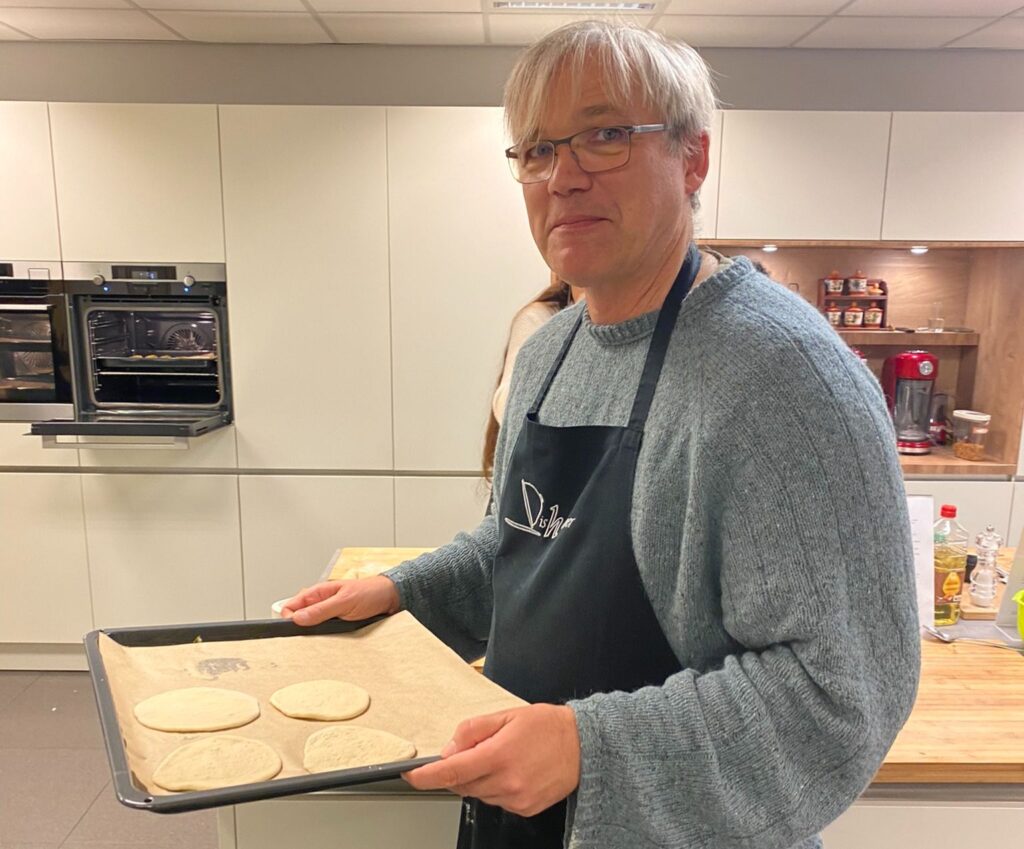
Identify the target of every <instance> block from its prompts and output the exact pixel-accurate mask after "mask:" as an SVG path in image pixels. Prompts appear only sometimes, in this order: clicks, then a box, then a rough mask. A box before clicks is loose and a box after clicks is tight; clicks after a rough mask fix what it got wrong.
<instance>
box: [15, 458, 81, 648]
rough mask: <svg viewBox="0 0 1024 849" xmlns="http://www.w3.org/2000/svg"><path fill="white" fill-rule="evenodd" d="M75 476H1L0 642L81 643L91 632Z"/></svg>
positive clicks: (16, 474)
mask: <svg viewBox="0 0 1024 849" xmlns="http://www.w3.org/2000/svg"><path fill="white" fill-rule="evenodd" d="M92 623H93V618H92V605H91V603H90V598H89V566H88V562H87V560H86V549H85V528H84V525H83V519H82V490H81V486H80V483H79V477H78V475H77V474H59V473H57V474H45V475H44V474H31V473H18V472H12V473H7V474H0V643H78V642H80V641H81V639H82V635H83V634H85V633H86V632H87V631H89V630H91V628H92Z"/></svg>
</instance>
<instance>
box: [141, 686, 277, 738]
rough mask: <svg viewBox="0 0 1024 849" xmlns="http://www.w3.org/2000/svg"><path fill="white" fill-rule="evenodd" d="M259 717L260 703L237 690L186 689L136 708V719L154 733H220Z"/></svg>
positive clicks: (172, 692)
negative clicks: (153, 730)
mask: <svg viewBox="0 0 1024 849" xmlns="http://www.w3.org/2000/svg"><path fill="white" fill-rule="evenodd" d="M259 715H260V703H259V702H258V701H256V699H254V698H253V697H252V696H250V695H248V694H246V693H240V692H238V690H225V689H222V688H220V687H185V688H184V689H181V690H168V691H167V692H166V693H160V694H159V695H156V696H151V697H150V698H148V699H145V700H144V701H141V702H139V703H138V704H137V705H135V718H136V719H137V720H138V721H139V722H141V723H142V724H143V725H145V726H146V727H147V728H153V729H155V730H156V731H186V732H187V731H220V730H222V729H224V728H238V726H240V725H245V724H247V723H249V722H252V721H253V720H254V719H256V717H258V716H259Z"/></svg>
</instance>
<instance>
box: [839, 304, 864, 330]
mask: <svg viewBox="0 0 1024 849" xmlns="http://www.w3.org/2000/svg"><path fill="white" fill-rule="evenodd" d="M863 324H864V310H862V309H861V308H860V307H859V306H857V302H856V301H854V302H853V303H852V304H850V306H848V307H847V308H846V311H845V312H844V313H843V327H861V326H863Z"/></svg>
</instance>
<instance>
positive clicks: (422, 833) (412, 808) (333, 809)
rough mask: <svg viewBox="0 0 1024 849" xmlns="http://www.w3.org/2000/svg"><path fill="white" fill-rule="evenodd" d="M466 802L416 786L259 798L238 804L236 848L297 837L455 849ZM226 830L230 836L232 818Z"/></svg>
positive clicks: (382, 847) (323, 845) (350, 847)
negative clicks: (373, 792)
mask: <svg viewBox="0 0 1024 849" xmlns="http://www.w3.org/2000/svg"><path fill="white" fill-rule="evenodd" d="M461 804H462V803H461V800H460V799H459V798H458V797H457V796H451V795H448V794H444V795H434V794H429V795H428V794H418V793H417V794H414V793H410V792H406V793H396V794H393V795H388V796H385V795H380V796H378V795H371V794H365V795H364V794H358V795H357V794H352V795H342V794H316V795H309V796H295V797H292V798H290V799H285V800H281V801H273V802H253V803H252V804H248V805H239V806H237V807H236V808H235V809H234V837H235V842H234V844H233V847H232V849H279V847H281V846H291V845H294V844H295V841H296V840H298V841H300V842H301V845H302V847H303V849H397V847H415V849H452V847H453V846H454V845H455V839H456V835H457V832H458V825H459V815H460V811H461ZM223 831H224V832H228V834H229V836H230V831H231V829H230V824H227V825H226V827H225V828H224V829H223ZM229 839H230V837H229ZM228 845H230V844H228ZM221 846H222V847H224V846H225V841H224V840H223V838H222V841H221Z"/></svg>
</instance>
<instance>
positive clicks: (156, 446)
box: [40, 434, 189, 451]
mask: <svg viewBox="0 0 1024 849" xmlns="http://www.w3.org/2000/svg"><path fill="white" fill-rule="evenodd" d="M40 438H41V439H42V440H43V448H89V449H101V450H104V451H138V450H143V451H187V450H188V447H189V446H188V437H187V436H166V437H163V439H165V440H166V441H165V442H87V441H85V440H83V441H81V442H58V441H57V436H56V434H43V435H42V436H41V437H40ZM79 438H80V439H81V437H79Z"/></svg>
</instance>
